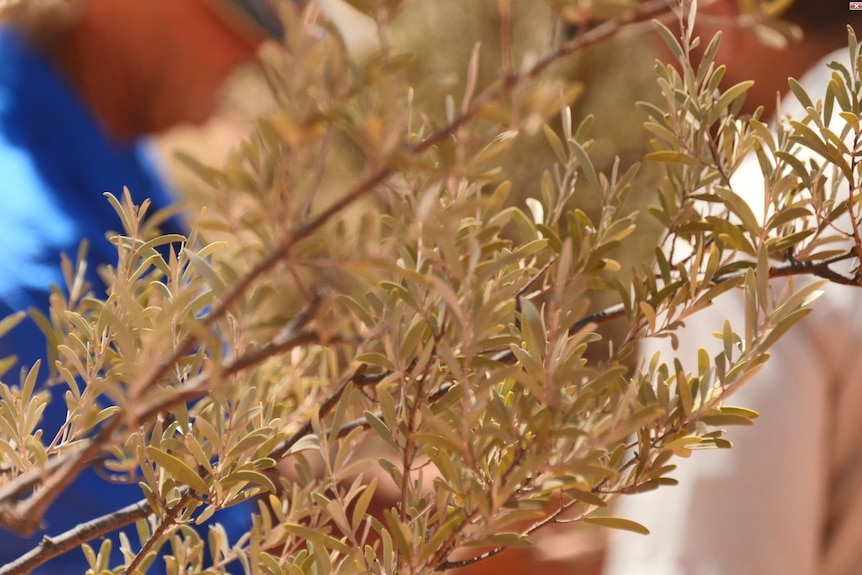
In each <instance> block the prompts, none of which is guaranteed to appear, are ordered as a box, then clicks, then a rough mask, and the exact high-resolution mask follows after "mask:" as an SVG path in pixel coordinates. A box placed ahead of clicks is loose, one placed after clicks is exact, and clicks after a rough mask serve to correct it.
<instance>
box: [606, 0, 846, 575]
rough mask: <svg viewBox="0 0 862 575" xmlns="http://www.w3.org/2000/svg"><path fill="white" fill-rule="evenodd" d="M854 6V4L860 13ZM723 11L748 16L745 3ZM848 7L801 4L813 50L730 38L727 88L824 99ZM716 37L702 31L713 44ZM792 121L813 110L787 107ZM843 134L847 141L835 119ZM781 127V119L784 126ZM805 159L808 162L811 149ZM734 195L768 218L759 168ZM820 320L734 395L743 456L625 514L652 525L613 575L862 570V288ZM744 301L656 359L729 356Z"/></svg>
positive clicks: (719, 455)
mask: <svg viewBox="0 0 862 575" xmlns="http://www.w3.org/2000/svg"><path fill="white" fill-rule="evenodd" d="M851 4H852V3H851ZM713 8H715V9H717V10H718V11H723V12H725V13H726V14H728V15H734V13H735V12H736V11H737V10H738V6H737V2H736V0H719V1H718V2H717V4H714V6H713ZM854 14H855V13H854V12H851V11H848V9H847V3H845V2H823V1H820V0H797V2H795V3H794V4H793V5H792V6H791V7H790V8H789V9H788V11H787V12H786V13H785V15H784V18H786V19H788V20H790V21H791V22H793V23H795V24H797V25H798V26H799V27H800V28H801V29H802V31H803V32H804V39H803V40H802V41H801V42H799V43H794V44H790V45H789V46H788V47H787V48H786V49H784V50H775V49H770V48H767V47H764V46H762V45H761V44H760V43H759V42H758V41H757V40H756V39H754V38H753V37H751V36H749V35H747V34H746V33H745V32H743V31H741V30H739V29H733V28H726V29H724V30H723V37H722V50H721V51H720V54H719V56H718V59H719V63H723V64H726V65H727V67H728V71H727V76H726V78H725V82H726V83H727V85H728V86H730V85H732V84H735V83H736V82H739V81H742V80H746V79H754V80H755V82H756V84H755V87H754V88H753V89H752V91H751V92H750V93H749V95H748V99H747V101H746V105H747V107H748V109H749V110H753V109H754V108H755V107H756V106H758V105H763V106H765V107H766V109H767V117H768V116H770V115H773V114H774V111H775V110H774V109H775V102H776V93H777V92H780V93H782V94H785V93H787V92H788V82H787V78H788V77H794V78H797V79H800V80H801V83H802V86H803V87H804V89H805V90H806V91H807V92H808V94H809V95H810V96H811V98H812V99H813V100H814V101H816V100H817V99H820V98H822V97H823V96H824V94H825V93H826V87H827V85H828V82H829V80H830V78H831V74H832V70H831V69H829V68H828V67H827V64H829V63H830V62H832V61H839V62H841V63H843V64H844V65H845V66H847V67H848V69H852V65H851V63H850V61H849V57H848V50H847V47H846V46H847V30H846V25H847V24H851V25H852V24H854V23H855V19H854ZM715 31H716V30H715V29H714V28H713V29H709V28H708V27H707V26H705V25H704V26H701V27H700V29H699V30H698V32H699V33H700V35H701V36H702V37H705V38H706V40H708V39H709V38H711V37H712V35H713V33H714V32H715ZM781 112H782V116H784V115H789V116H791V117H796V118H801V117H803V116H804V114H805V112H804V110H803V108H802V106H801V105H800V104H799V103H798V102H796V100H795V98H794V97H793V96H792V95H791V96H787V97H785V98H784V101H783V104H782V107H781ZM834 116H835V117H834V118H833V125H832V126H831V128H832V129H833V131H835V132H836V133H840V131H841V128H842V127H843V124H842V122H843V121H842V120H840V118H838V117H837V114H834ZM773 121H775V120H773ZM800 153H804V152H800ZM732 185H733V189H734V191H736V192H737V193H739V194H741V195H743V197H744V198H745V199H746V201H747V202H748V203H749V205H750V206H751V207H752V209H753V210H754V211H755V213H762V212H763V194H764V181H763V177H762V175H761V172H760V168H759V166H758V163H757V161H756V159H755V158H753V157H752V158H749V159H748V161H746V162H745V163H744V164H743V165H742V166H741V167H740V169H739V170H738V172H737V173H735V174H734V175H733V178H732ZM824 289H825V292H826V293H825V295H824V296H823V297H822V298H821V299H820V300H818V301H817V302H816V303H815V305H814V308H815V309H814V312H813V313H812V314H810V315H809V316H808V317H807V318H806V319H805V320H803V322H802V323H801V324H800V325H797V326H795V328H794V329H792V330H790V332H788V333H787V334H785V335H784V337H783V338H782V339H781V340H780V341H779V342H778V344H777V345H775V346H774V347H773V348H772V350H771V355H772V358H771V359H770V360H769V361H768V362H767V363H766V366H765V368H764V369H763V370H762V371H760V372H759V373H758V375H757V376H756V377H755V378H754V379H753V380H752V381H750V382H749V383H747V384H746V385H745V386H744V387H743V388H742V389H741V390H740V391H739V392H737V393H736V394H735V395H734V396H733V397H732V398H731V400H730V401H731V403H732V404H734V405H741V406H744V407H748V408H753V409H755V410H757V411H758V412H759V413H760V417H759V418H758V419H757V420H756V421H755V424H754V425H753V426H752V427H746V428H732V429H731V430H729V432H728V438H729V439H730V440H731V441H732V442H733V443H734V447H733V448H732V449H729V450H721V451H708V452H698V453H695V454H694V455H692V456H691V457H690V458H689V459H685V460H678V461H676V462H675V463H677V464H678V466H679V467H678V469H677V470H676V471H675V472H674V473H673V474H672V477H675V478H676V479H678V480H679V482H680V483H679V485H678V486H675V487H663V488H660V489H658V490H656V491H653V492H649V493H645V494H642V495H636V496H626V497H622V498H621V499H620V500H619V501H618V503H617V505H618V507H617V509H616V512H615V514H618V515H620V516H623V517H628V518H631V519H634V520H636V521H639V522H641V523H643V524H644V525H645V526H647V527H648V528H649V529H650V530H651V534H650V535H648V536H645V537H644V536H639V535H632V534H614V535H613V537H612V538H611V542H610V546H609V550H608V554H607V564H606V570H605V574H606V575H683V574H685V575H765V574H770V575H771V574H776V575H777V574H781V575H855V574H857V573H862V354H860V353H859V350H858V347H859V341H860V339H859V338H860V335H862V290H860V289H859V288H854V287H847V286H843V285H836V284H829V285H827V286H826V287H825V288H824ZM744 310H745V308H744V299H743V296H742V294H739V293H735V292H734V293H728V294H726V295H724V296H722V297H721V298H719V299H717V300H716V301H715V302H714V305H713V306H712V307H710V308H709V309H707V310H705V311H704V312H703V313H698V314H697V315H696V316H693V317H691V318H689V319H688V320H687V322H686V323H687V328H686V329H685V330H683V331H681V332H680V333H679V342H680V346H679V350H678V351H676V352H674V351H672V350H671V348H670V344H664V343H662V342H665V341H667V340H661V341H652V342H649V345H648V346H646V347H644V348H643V349H642V353H643V356H644V357H646V358H649V357H651V356H652V355H653V354H654V353H655V352H656V351H660V352H661V353H662V355H663V356H664V357H665V358H667V357H671V356H672V355H674V354H675V355H677V356H678V357H680V359H681V360H682V361H683V362H684V364H685V365H686V366H688V367H689V368H691V367H693V366H696V365H697V363H696V362H697V358H696V354H697V349H698V348H699V347H705V348H707V349H708V350H710V352H711V354H715V353H718V352H719V349H720V347H721V343H720V342H719V341H718V340H716V339H715V338H714V336H713V334H714V333H716V332H718V333H720V332H721V331H722V325H723V322H724V320H725V319H730V321H731V322H732V324H733V325H734V326H741V325H744V315H745V311H744Z"/></svg>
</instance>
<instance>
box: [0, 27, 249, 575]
mask: <svg viewBox="0 0 862 575" xmlns="http://www.w3.org/2000/svg"><path fill="white" fill-rule="evenodd" d="M149 146H150V144H148V142H146V141H144V140H141V141H138V142H133V143H128V144H120V143H116V142H114V141H112V140H110V139H109V138H107V137H106V136H105V134H104V133H103V131H102V130H101V129H100V127H99V125H98V123H97V121H96V119H95V117H94V116H93V114H92V113H91V112H90V111H89V110H88V109H87V108H86V107H85V106H84V104H83V102H82V101H81V100H80V99H79V97H78V95H77V94H76V93H75V92H74V91H73V90H72V88H71V86H70V85H69V84H68V83H67V82H66V81H65V79H64V78H62V77H61V76H60V75H59V74H58V73H57V71H56V70H55V69H54V68H53V67H52V65H51V63H50V62H49V61H48V60H47V59H46V58H45V56H44V55H42V54H41V53H39V52H38V51H37V50H35V49H34V48H33V47H31V46H30V45H29V44H28V42H27V40H26V39H25V38H24V37H23V36H22V35H21V33H20V32H18V31H16V30H14V29H12V28H10V27H7V26H0V318H2V317H6V316H7V315H9V314H10V313H12V312H14V311H17V310H26V309H27V308H29V307H34V308H36V309H38V310H40V311H41V312H42V313H45V314H46V315H47V312H48V295H49V293H50V286H51V285H52V284H56V285H58V286H61V287H63V288H65V286H64V285H63V284H64V282H63V278H62V275H61V272H60V254H61V253H66V254H67V255H68V256H69V257H70V259H72V260H73V261H74V258H75V255H76V253H77V250H78V245H79V244H80V242H81V240H82V239H83V238H86V239H87V240H88V241H89V243H90V248H89V253H88V257H87V263H88V272H87V280H88V281H89V282H90V284H91V286H93V289H94V290H95V292H96V295H98V296H103V295H104V284H103V283H102V282H101V281H100V280H99V278H98V276H97V274H96V269H97V267H98V266H100V265H101V264H104V263H115V262H116V259H117V252H116V249H115V248H114V247H113V246H112V244H111V243H110V242H109V241H108V239H107V237H106V233H107V232H108V231H109V230H121V229H122V227H121V224H120V221H119V218H118V217H117V214H116V213H115V212H114V210H113V208H111V206H110V204H109V203H108V202H107V200H106V199H105V197H104V196H103V194H104V192H106V191H110V192H112V193H113V194H114V195H116V196H118V197H119V196H120V195H121V194H122V190H123V186H127V187H128V188H129V189H130V191H131V192H132V195H133V198H134V199H135V201H136V202H138V203H139V202H141V201H142V200H143V199H145V198H149V199H150V200H152V204H153V205H152V208H151V209H153V210H155V209H159V208H162V207H165V206H167V205H169V203H170V202H171V197H170V195H169V193H168V191H167V190H166V188H165V187H164V185H163V184H162V182H161V181H160V179H159V177H158V174H157V172H156V169H155V167H154V164H153V162H152V155H151V154H150V153H149V152H148V147H149ZM167 227H168V228H170V229H163V231H164V232H174V231H180V230H179V229H178V227H179V226H178V225H177V223H176V222H173V223H170V224H169V225H168V226H167ZM10 355H16V356H17V357H18V360H19V364H20V365H22V366H26V367H29V366H31V365H33V363H34V362H35V361H36V359H38V358H44V357H46V344H45V338H44V336H43V335H42V333H41V331H39V329H38V328H37V327H36V326H35V324H34V323H33V322H32V321H30V320H25V322H23V324H21V325H19V326H18V327H16V328H15V329H14V330H13V331H12V332H11V333H10V334H7V336H6V337H5V338H2V339H0V358H2V357H6V356H10ZM47 371H48V369H47V366H46V365H44V362H43V366H42V369H41V373H42V374H45V373H47ZM13 372H14V373H13ZM17 377H18V376H17V370H13V371H12V372H9V373H7V374H6V375H5V376H4V379H5V380H6V383H17ZM52 392H53V397H52V401H51V404H50V405H49V406H48V409H47V410H46V413H45V420H44V421H43V425H42V427H43V428H44V429H45V430H46V437H47V436H49V433H50V434H51V435H53V432H54V431H55V430H57V429H58V428H59V426H60V425H61V424H62V422H63V421H64V420H65V415H66V408H65V402H64V401H63V399H62V395H63V392H64V386H61V385H58V386H54V387H53V388H52ZM141 498H142V493H141V490H140V488H138V487H137V486H136V485H119V484H112V483H109V482H107V481H105V480H104V479H102V478H100V477H98V476H97V475H96V474H95V473H94V472H93V471H87V472H85V473H84V474H82V475H81V476H80V477H79V478H78V480H77V481H76V482H75V483H74V484H73V485H72V486H71V488H70V489H69V490H68V491H67V492H65V493H64V495H62V496H61V497H60V498H59V499H58V500H57V501H56V502H55V503H54V504H53V505H52V507H51V508H50V510H49V511H48V513H47V515H46V517H45V520H44V524H45V527H46V529H45V531H44V532H43V533H39V534H37V535H35V536H34V537H31V538H29V539H25V538H21V537H17V536H15V535H13V534H10V533H8V532H6V531H3V530H0V565H2V564H5V563H7V562H9V561H12V560H14V559H16V558H17V557H18V556H20V555H21V554H23V553H24V552H26V551H28V550H29V549H30V548H32V547H34V546H35V545H36V544H37V543H38V542H39V540H40V539H41V537H42V535H44V534H51V535H54V534H58V533H62V532H64V531H66V530H68V529H71V528H72V527H75V526H76V525H78V524H79V523H81V522H83V521H87V520H90V519H93V518H95V517H98V516H101V515H104V514H105V513H109V512H111V511H115V510H117V509H119V508H121V507H123V506H125V505H128V504H130V503H133V502H135V501H137V500H139V499H141ZM218 519H219V521H220V522H221V523H222V524H224V525H225V527H226V528H227V529H228V533H229V535H232V536H233V537H236V535H237V534H238V533H242V532H244V531H245V530H246V528H247V526H248V525H249V524H250V521H249V512H248V508H247V507H246V509H244V510H241V509H240V508H234V509H233V510H230V511H228V512H226V513H222V514H219V516H218ZM133 532H134V529H133V528H132V529H131V530H130V533H129V535H130V537H129V538H130V540H131V541H132V542H133V545H135V544H137V543H138V537H137V535H135V534H134V533H133ZM114 535H115V534H114ZM233 537H232V538H233ZM98 545H99V542H98V541H96V542H95V545H94V547H95V548H98ZM114 552H115V554H114V557H113V559H114V561H116V562H119V561H120V554H119V544H118V541H117V540H116V538H115V539H114ZM112 564H116V563H115V562H112ZM86 569H87V564H86V561H85V559H84V555H83V553H81V552H80V551H72V552H70V553H67V554H66V555H63V556H61V557H59V558H58V559H55V560H54V561H52V562H49V563H47V564H46V565H43V566H42V567H41V568H40V569H38V570H37V571H35V573H45V574H47V573H51V574H62V573H70V574H71V573H75V574H76V575H77V574H80V573H83V572H84V571H85V570H86ZM163 569H164V567H163V562H162V561H161V560H156V561H155V562H154V563H153V566H152V567H151V569H150V573H155V572H159V571H160V570H163Z"/></svg>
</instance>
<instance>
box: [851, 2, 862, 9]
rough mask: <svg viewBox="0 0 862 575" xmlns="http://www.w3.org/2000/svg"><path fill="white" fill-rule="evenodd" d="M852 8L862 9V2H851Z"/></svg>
mask: <svg viewBox="0 0 862 575" xmlns="http://www.w3.org/2000/svg"><path fill="white" fill-rule="evenodd" d="M850 9H851V10H862V2H851V3H850Z"/></svg>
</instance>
